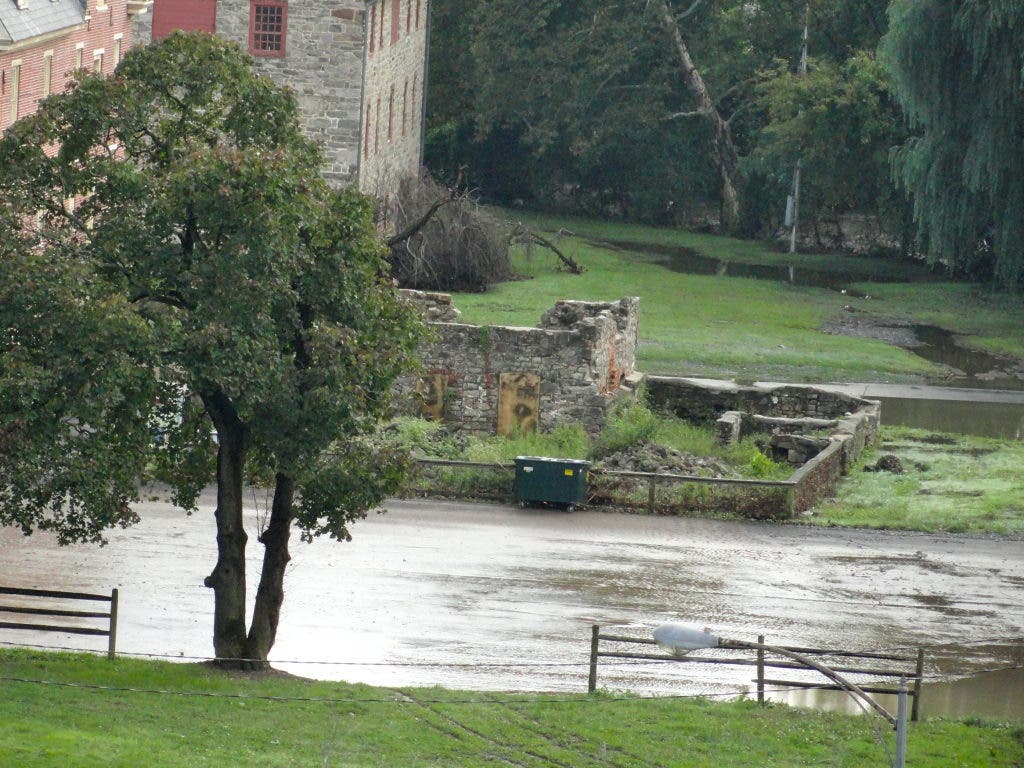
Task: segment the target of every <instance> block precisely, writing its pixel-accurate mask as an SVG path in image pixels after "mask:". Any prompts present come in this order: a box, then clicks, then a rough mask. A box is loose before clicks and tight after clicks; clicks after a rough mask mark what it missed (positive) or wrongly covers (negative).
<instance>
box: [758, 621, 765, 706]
mask: <svg viewBox="0 0 1024 768" xmlns="http://www.w3.org/2000/svg"><path fill="white" fill-rule="evenodd" d="M757 643H758V645H764V635H758V636H757ZM757 703H758V704H764V648H758V649H757Z"/></svg>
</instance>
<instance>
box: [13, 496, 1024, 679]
mask: <svg viewBox="0 0 1024 768" xmlns="http://www.w3.org/2000/svg"><path fill="white" fill-rule="evenodd" d="M259 501H260V504H261V505H262V504H263V503H264V501H265V500H264V499H263V498H262V492H261V496H260V498H259ZM212 508H213V497H212V496H211V495H207V496H204V498H203V505H202V508H201V510H200V512H199V513H198V514H197V515H195V516H193V517H191V518H189V517H186V516H184V515H183V514H182V513H180V512H179V511H177V510H174V509H173V508H172V507H171V506H170V505H168V504H166V503H163V502H148V503H146V504H143V505H142V509H141V513H142V518H143V522H142V523H141V524H140V525H138V526H136V527H134V528H131V529H129V530H127V531H114V532H112V533H111V534H110V544H109V546H107V547H105V548H102V549H100V548H97V547H93V546H73V547H66V548H58V547H56V546H55V544H54V543H53V541H52V539H50V538H49V537H47V536H44V535H40V534H37V535H34V536H32V537H29V538H23V537H22V536H20V534H18V533H16V532H15V531H12V530H10V529H0V562H2V563H3V574H4V575H3V578H2V581H3V582H4V583H7V584H11V585H14V586H24V587H56V586H60V587H64V588H75V589H97V590H101V591H102V590H108V589H110V588H111V587H113V586H117V587H119V588H120V589H121V595H122V603H121V611H122V623H121V629H120V633H119V646H120V648H121V649H123V650H124V651H132V652H140V653H147V652H148V653H161V654H168V655H171V656H178V655H182V656H185V657H188V656H207V655H209V654H210V652H211V643H210V632H211V626H212V621H211V614H212V597H211V593H210V591H209V590H208V589H206V588H204V587H203V586H202V580H203V577H204V576H206V574H207V573H208V572H209V570H210V569H211V568H212V566H213V563H214V559H215V554H214V527H213V519H212V517H213V516H212ZM389 509H390V511H389V512H388V513H387V514H385V515H372V516H371V517H370V518H368V519H367V520H365V521H361V522H359V523H357V524H356V525H355V526H353V536H354V541H353V542H351V543H347V544H338V543H336V542H331V541H322V540H318V541H316V542H315V543H313V544H309V545H305V544H301V543H299V542H296V543H295V545H294V548H293V549H294V560H293V562H292V563H291V564H290V565H289V568H288V575H287V583H286V592H287V596H286V599H285V605H284V612H283V620H282V626H281V630H280V634H279V637H278V643H277V645H276V647H275V650H274V658H275V659H276V660H278V661H279V662H284V661H285V660H289V659H301V660H308V661H322V662H329V663H326V664H285V663H281V664H280V666H282V667H283V668H285V669H288V670H290V671H293V672H296V673H298V674H303V675H307V676H311V677H322V678H341V679H348V680H357V681H365V682H370V683H377V684H389V685H398V684H401V685H411V684H422V685H430V684H434V683H440V684H444V685H447V686H452V687H463V688H481V689H521V690H580V689H581V688H583V687H584V686H585V684H586V664H585V661H586V656H587V651H588V639H589V634H590V625H591V624H592V623H598V624H601V625H603V626H615V627H617V628H618V630H619V631H627V632H636V633H638V634H640V635H644V636H645V635H646V634H647V633H649V631H650V629H651V628H652V627H653V626H655V625H656V624H658V623H660V622H662V621H665V620H673V619H681V618H685V619H692V620H694V621H697V622H700V623H703V624H707V625H711V626H713V627H714V628H715V629H717V630H719V631H720V632H721V633H722V634H724V635H726V636H734V637H740V638H748V639H753V638H754V637H756V635H757V634H758V633H761V632H763V633H764V634H766V635H767V636H768V637H769V638H770V640H771V641H775V642H779V643H791V644H799V645H825V646H843V647H850V648H856V649H862V650H863V649H888V648H892V647H897V646H916V645H919V644H927V645H935V644H950V646H951V648H949V649H946V651H945V652H939V651H936V652H934V653H932V652H930V655H931V657H932V658H936V659H938V660H940V661H941V664H942V666H943V668H944V669H945V670H946V671H950V670H952V671H957V672H960V673H969V672H970V671H971V670H972V669H977V668H985V667H991V666H993V665H1004V664H1006V662H1007V658H1006V653H1007V651H1006V649H1005V648H1004V647H991V648H990V647H986V646H985V645H982V644H979V645H968V646H966V647H964V648H959V647H958V648H953V647H952V646H959V645H961V644H963V643H975V642H976V641H981V640H985V639H988V638H1005V637H1018V638H1019V637H1021V635H1022V634H1024V629H1022V628H1024V545H1022V544H1021V542H1019V541H1002V540H996V539H988V538H968V537H960V536H927V535H921V534H912V533H892V532H888V533H887V532H870V531H846V530H835V529H832V530H829V529H821V528H811V527H804V526H795V525H787V526H783V525H772V524H758V523H737V522H724V521H714V520H691V519H681V518H667V517H647V516H640V515H622V514H612V513H602V512H589V511H584V512H576V513H572V514H567V513H564V512H555V511H546V510H520V509H518V508H515V507H507V506H497V505H474V504H462V503H443V502H436V501H423V500H413V501H394V502H391V503H390V504H389ZM248 522H249V524H250V536H251V538H250V549H251V550H252V554H253V556H254V557H255V556H256V555H258V554H260V553H259V551H258V550H259V545H258V544H257V543H256V541H255V535H254V528H253V526H254V525H255V522H256V515H255V511H254V510H252V509H250V510H249V514H248ZM255 566H256V563H255V562H252V563H251V564H250V575H251V576H252V577H253V579H254V580H255V576H256V571H257V569H256V567H255ZM0 639H4V640H9V639H10V637H9V635H7V636H3V637H2V638H0ZM16 639H18V640H24V641H25V642H29V641H30V638H29V637H18V638H16ZM41 640H42V641H43V642H46V643H49V644H53V643H55V642H61V641H60V640H58V639H56V638H55V637H53V636H45V637H44V638H41ZM65 642H66V641H65ZM72 642H73V643H74V644H76V645H78V646H79V647H80V646H81V644H83V643H86V644H87V643H89V642H90V641H89V640H88V639H82V638H75V639H73V640H72ZM100 645H102V643H100ZM1021 662H1024V660H1022V659H1018V660H1017V663H1021ZM510 664H511V665H513V666H508V665H510ZM488 665H494V666H488ZM680 669H682V668H680ZM685 670H686V672H685V673H684V672H680V673H678V674H680V675H683V676H684V677H685V676H687V675H693V674H696V675H701V674H706V675H710V676H712V677H707V678H703V679H702V678H698V679H697V681H696V682H695V683H694V682H692V681H689V682H682V681H681V680H682V679H681V678H679V677H678V676H673V674H671V673H668V674H667V673H666V672H665V669H664V665H660V666H657V665H656V666H654V667H651V666H649V665H648V666H644V667H637V666H635V665H627V666H621V665H620V666H612V665H610V666H609V667H607V668H606V669H602V684H604V685H607V686H608V687H612V688H621V689H631V690H638V691H659V692H671V691H678V690H680V688H685V689H686V690H691V691H692V690H694V685H696V686H697V688H696V690H705V691H715V690H722V685H723V684H724V685H725V686H726V688H725V689H726V690H732V689H736V688H742V687H745V686H746V685H747V683H748V682H749V679H750V674H749V671H744V670H742V669H739V670H734V671H732V672H728V673H726V672H724V671H723V670H720V669H717V668H712V670H713V671H712V672H700V671H698V672H694V670H693V668H692V667H689V666H687V667H685Z"/></svg>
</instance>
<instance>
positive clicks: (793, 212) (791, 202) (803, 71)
mask: <svg viewBox="0 0 1024 768" xmlns="http://www.w3.org/2000/svg"><path fill="white" fill-rule="evenodd" d="M810 20H811V3H810V0H808V2H807V5H805V6H804V34H803V41H802V44H801V46H800V63H799V64H798V65H797V70H796V73H797V75H799V76H800V77H806V76H807V35H808V31H809V28H810ZM800 112H801V114H803V110H800ZM800 165H801V159H800V158H797V161H796V167H795V168H794V169H793V191H792V193H791V194H790V196H789V199H788V200H787V201H786V223H787V224H789V225H790V227H791V229H790V230H789V252H790V253H796V235H797V229H798V227H799V225H800Z"/></svg>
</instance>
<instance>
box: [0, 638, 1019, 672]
mask: <svg viewBox="0 0 1024 768" xmlns="http://www.w3.org/2000/svg"><path fill="white" fill-rule="evenodd" d="M1013 642H1017V643H1024V636H1020V635H1013V636H1002V637H986V638H978V639H975V640H963V641H958V642H954V643H931V644H924V645H904V646H890V647H887V648H869V649H860V650H858V651H851V650H848V649H844V650H843V651H842V652H843V653H888V652H897V651H916V650H917V649H919V648H920V649H922V650H929V649H935V648H948V647H951V646H952V647H957V648H962V647H968V646H972V645H1000V644H1006V643H1013ZM0 645H5V646H8V647H12V648H32V649H39V650H44V651H68V652H72V653H89V654H93V653H97V651H96V649H95V648H81V647H75V646H67V645H38V644H31V643H15V642H10V641H0ZM117 655H118V656H126V657H129V658H149V659H170V660H175V661H197V662H213V661H217V662H228V663H244V662H257V661H260V662H262V661H263V660H261V659H250V658H217V657H214V656H193V655H185V654H180V653H179V654H173V653H146V652H141V651H118V653H117ZM826 655H827V654H826ZM661 661H674V659H664V660H661V659H646V660H630V659H621V660H615V661H606V662H604V666H637V665H638V664H643V663H659V662H661ZM269 663H271V664H279V665H283V664H291V665H301V664H309V665H317V666H335V667H398V668H424V669H431V668H437V669H506V668H507V669H522V668H552V669H554V668H571V667H581V666H586V665H588V664H589V663H590V662H589V658H586V659H581V660H580V661H550V662H545V661H536V662H531V661H520V662H514V661H504V662H499V661H495V662H487V661H479V662H444V661H328V660H317V659H270V660H269Z"/></svg>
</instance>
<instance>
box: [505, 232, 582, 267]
mask: <svg viewBox="0 0 1024 768" xmlns="http://www.w3.org/2000/svg"><path fill="white" fill-rule="evenodd" d="M508 239H509V242H510V243H532V244H536V245H541V246H544V247H545V248H547V249H548V250H550V251H551V252H552V253H554V254H555V255H556V256H557V257H558V258H559V260H560V261H561V262H562V263H563V264H564V265H565V267H566V269H568V270H569V271H570V272H571V273H572V274H574V275H582V274H583V267H582V266H580V264H579V263H578V262H577V261H576V260H575V259H573V258H572V256H567V255H565V254H564V253H562V251H561V249H560V248H559V247H558V246H556V245H555V244H554V243H552V242H551V241H550V240H548V239H547V238H546V237H542V236H541V235H538V234H537V233H536V232H534V231H533V230H531V229H528V228H527V227H526V225H525V224H523V223H522V222H521V221H517V222H516V225H515V227H513V228H512V233H511V234H510V235H509V238H508Z"/></svg>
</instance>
